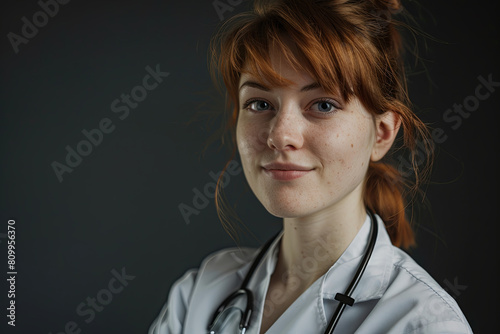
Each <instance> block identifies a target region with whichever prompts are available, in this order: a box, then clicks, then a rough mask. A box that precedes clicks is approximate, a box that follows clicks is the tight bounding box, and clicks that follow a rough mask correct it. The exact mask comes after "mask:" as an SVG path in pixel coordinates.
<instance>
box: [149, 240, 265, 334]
mask: <svg viewBox="0 0 500 334" xmlns="http://www.w3.org/2000/svg"><path fill="white" fill-rule="evenodd" d="M255 252H256V250H255V249H252V248H226V249H222V250H219V251H216V252H214V253H211V254H210V255H208V256H207V257H205V258H204V259H203V260H202V262H201V264H200V267H199V268H197V269H190V270H188V271H186V272H185V273H184V274H183V275H182V276H181V277H180V278H179V279H177V280H176V281H175V283H174V284H173V285H172V287H171V289H170V292H169V294H168V300H167V302H166V303H165V304H164V306H163V308H162V309H161V311H160V313H159V314H158V316H157V317H156V319H155V320H154V322H153V323H152V324H151V326H150V328H149V332H148V333H150V334H158V333H162V334H163V333H180V332H181V331H182V329H183V326H184V319H185V317H186V314H187V312H188V309H189V306H190V304H191V300H192V299H193V294H194V293H195V291H196V290H197V289H198V290H199V289H200V287H202V288H203V287H205V286H207V285H208V284H209V282H213V281H214V280H216V279H217V280H218V279H221V278H222V277H225V276H228V275H233V276H234V273H235V272H237V271H238V270H240V269H241V268H242V267H243V266H244V265H245V264H246V263H249V261H251V259H252V256H253V254H254V253H255Z"/></svg>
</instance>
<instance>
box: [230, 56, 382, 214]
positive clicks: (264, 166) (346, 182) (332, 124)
mask: <svg viewBox="0 0 500 334" xmlns="http://www.w3.org/2000/svg"><path fill="white" fill-rule="evenodd" d="M271 63H272V66H273V69H274V70H275V71H276V72H277V73H279V74H280V75H281V76H283V77H284V78H286V79H289V80H291V81H293V82H294V84H293V85H291V86H283V87H272V86H270V85H269V84H268V83H267V82H258V81H257V79H256V78H254V77H252V76H251V75H249V74H247V73H244V74H243V75H242V76H241V78H240V83H239V87H240V91H239V104H240V105H239V107H240V111H239V116H238V122H237V128H236V140H237V145H238V150H239V153H240V156H241V161H242V165H243V171H244V173H245V177H246V179H247V181H248V183H249V185H250V187H251V189H252V191H253V192H254V193H255V195H256V196H257V198H258V199H259V200H260V202H261V203H262V204H263V205H264V207H265V208H266V209H267V210H268V211H269V212H270V213H271V214H273V215H275V216H278V217H284V218H291V217H304V216H308V215H312V214H316V213H321V212H322V211H325V212H326V211H327V210H331V209H333V210H335V208H337V207H340V206H342V205H343V204H342V203H347V202H352V201H354V203H356V204H360V203H362V202H360V201H361V198H362V197H361V196H362V187H363V180H364V177H365V174H366V171H367V168H368V163H369V161H370V155H371V153H372V150H373V146H374V142H375V123H374V119H373V117H372V115H371V114H370V113H369V112H368V111H367V110H365V109H364V108H363V106H362V105H361V103H360V101H359V100H358V99H357V98H353V99H351V101H350V102H349V103H345V102H343V101H342V100H341V99H340V96H336V95H332V94H327V93H326V92H325V91H324V90H323V89H322V88H321V87H318V86H317V85H315V80H314V78H312V77H310V76H309V75H308V74H307V73H306V72H296V71H294V70H293V68H292V67H291V66H290V65H288V64H287V62H286V60H285V59H284V58H282V57H281V56H280V55H279V54H277V53H275V52H274V53H271Z"/></svg>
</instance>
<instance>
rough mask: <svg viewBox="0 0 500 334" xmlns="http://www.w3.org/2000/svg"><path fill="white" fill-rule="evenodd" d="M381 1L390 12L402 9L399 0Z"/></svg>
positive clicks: (395, 12)
mask: <svg viewBox="0 0 500 334" xmlns="http://www.w3.org/2000/svg"><path fill="white" fill-rule="evenodd" d="M383 3H384V4H385V7H386V8H387V9H388V10H389V11H390V12H391V14H397V13H399V12H401V11H402V10H403V6H402V5H401V1H400V0H383Z"/></svg>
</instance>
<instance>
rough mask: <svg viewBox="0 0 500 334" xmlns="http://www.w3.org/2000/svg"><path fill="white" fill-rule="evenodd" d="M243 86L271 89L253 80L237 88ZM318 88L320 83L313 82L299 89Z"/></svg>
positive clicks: (266, 90) (304, 90) (302, 90)
mask: <svg viewBox="0 0 500 334" xmlns="http://www.w3.org/2000/svg"><path fill="white" fill-rule="evenodd" d="M244 86H248V87H253V88H257V89H260V90H263V91H265V92H269V91H270V90H271V89H270V88H269V87H267V86H264V85H262V84H260V83H258V82H255V81H245V82H244V83H242V84H241V86H240V88H239V89H240V90H241V89H242V88H243V87H244ZM318 88H321V85H320V84H319V83H318V82H313V83H312V84H309V85H305V86H304V87H302V88H301V89H300V91H301V92H307V91H310V90H314V89H318Z"/></svg>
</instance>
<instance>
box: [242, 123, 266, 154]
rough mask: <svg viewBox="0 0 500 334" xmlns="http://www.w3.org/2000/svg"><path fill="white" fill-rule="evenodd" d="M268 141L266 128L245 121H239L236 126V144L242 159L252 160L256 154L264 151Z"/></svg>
mask: <svg viewBox="0 0 500 334" xmlns="http://www.w3.org/2000/svg"><path fill="white" fill-rule="evenodd" d="M266 140H267V130H266V128H265V127H263V126H260V125H259V124H256V123H255V122H248V121H247V120H245V119H242V120H239V121H238V124H237V126H236V144H237V146H238V152H239V153H240V156H241V157H242V159H243V158H246V159H251V157H252V156H254V155H255V154H256V153H258V152H261V151H262V150H264V149H265V147H266Z"/></svg>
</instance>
